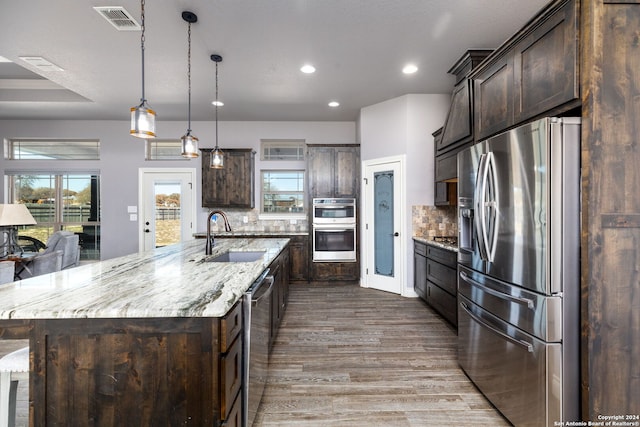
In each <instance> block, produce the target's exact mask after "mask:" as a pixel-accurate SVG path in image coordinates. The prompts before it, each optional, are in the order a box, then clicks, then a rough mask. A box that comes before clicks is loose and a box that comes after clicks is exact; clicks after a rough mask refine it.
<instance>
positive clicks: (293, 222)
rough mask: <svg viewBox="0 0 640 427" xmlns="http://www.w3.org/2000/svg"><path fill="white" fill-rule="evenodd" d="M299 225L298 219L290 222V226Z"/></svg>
mask: <svg viewBox="0 0 640 427" xmlns="http://www.w3.org/2000/svg"><path fill="white" fill-rule="evenodd" d="M297 223H298V220H297V219H291V220H289V224H291V225H295V224H297Z"/></svg>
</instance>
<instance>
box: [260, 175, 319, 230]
mask: <svg viewBox="0 0 640 427" xmlns="http://www.w3.org/2000/svg"><path fill="white" fill-rule="evenodd" d="M265 173H297V174H301V178H302V189H301V190H300V191H268V192H265ZM306 184H307V173H306V170H305V169H299V168H287V169H273V168H268V169H260V212H259V214H258V217H259V219H289V220H292V219H306V218H307V212H308V200H307V194H306V193H307V192H306V191H305V186H306ZM265 194H300V195H301V196H302V211H301V212H265V211H264V208H265V206H264V200H265Z"/></svg>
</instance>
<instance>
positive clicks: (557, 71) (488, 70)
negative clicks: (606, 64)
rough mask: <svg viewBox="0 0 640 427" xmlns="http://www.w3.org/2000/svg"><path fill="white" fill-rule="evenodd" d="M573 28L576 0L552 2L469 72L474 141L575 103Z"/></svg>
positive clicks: (574, 39) (577, 79)
mask: <svg viewBox="0 0 640 427" xmlns="http://www.w3.org/2000/svg"><path fill="white" fill-rule="evenodd" d="M577 28H578V14H577V8H576V2H575V0H566V1H562V2H557V3H556V4H554V5H553V7H551V8H549V9H547V10H545V12H544V13H543V14H542V15H540V16H538V17H536V18H535V19H534V20H532V21H531V23H530V24H529V25H528V26H527V27H525V28H524V29H523V30H522V31H521V32H519V33H517V34H516V35H515V36H514V37H512V38H511V39H510V40H508V41H507V42H506V43H505V44H504V45H503V46H502V47H501V48H500V49H499V50H497V51H496V52H494V54H493V55H492V56H490V57H489V58H488V59H487V61H486V62H485V63H483V64H482V65H481V66H480V67H479V68H478V69H477V70H476V71H474V72H473V73H472V76H471V77H472V78H473V79H474V84H475V92H474V93H475V99H474V130H475V138H476V140H481V139H485V138H487V137H489V136H491V135H493V134H496V133H498V132H501V131H503V130H506V129H507V128H510V127H512V126H514V125H517V124H520V123H523V122H525V121H526V120H528V119H531V118H533V117H535V116H538V115H541V114H546V113H548V114H560V113H562V112H564V111H568V110H570V109H571V108H574V107H576V106H577V105H579V101H580V100H579V98H580V89H579V81H580V79H579V72H578V70H579V67H578V42H577V36H576V35H577V34H578V30H577Z"/></svg>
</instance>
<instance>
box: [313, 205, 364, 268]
mask: <svg viewBox="0 0 640 427" xmlns="http://www.w3.org/2000/svg"><path fill="white" fill-rule="evenodd" d="M312 232H313V237H312V242H313V261H314V262H336V261H339V262H355V261H356V199H353V198H339V199H326V198H314V199H313V215H312Z"/></svg>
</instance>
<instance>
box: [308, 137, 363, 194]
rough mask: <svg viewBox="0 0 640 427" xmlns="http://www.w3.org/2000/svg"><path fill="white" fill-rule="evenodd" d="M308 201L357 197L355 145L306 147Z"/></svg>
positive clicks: (358, 166)
mask: <svg viewBox="0 0 640 427" xmlns="http://www.w3.org/2000/svg"><path fill="white" fill-rule="evenodd" d="M307 174H308V178H309V180H308V188H309V197H311V198H313V197H353V198H357V197H358V195H359V188H360V186H359V184H360V146H359V145H316V144H309V145H307Z"/></svg>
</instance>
